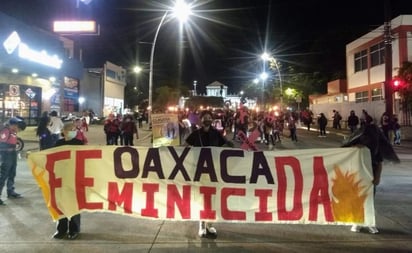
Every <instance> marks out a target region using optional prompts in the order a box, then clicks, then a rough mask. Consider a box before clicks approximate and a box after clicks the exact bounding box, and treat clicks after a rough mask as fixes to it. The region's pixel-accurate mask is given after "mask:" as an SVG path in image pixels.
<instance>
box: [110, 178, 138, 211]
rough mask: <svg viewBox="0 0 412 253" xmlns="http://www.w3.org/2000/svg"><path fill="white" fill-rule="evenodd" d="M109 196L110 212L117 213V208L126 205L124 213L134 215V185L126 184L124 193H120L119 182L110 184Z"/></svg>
mask: <svg viewBox="0 0 412 253" xmlns="http://www.w3.org/2000/svg"><path fill="white" fill-rule="evenodd" d="M107 196H108V197H107V200H108V201H109V206H108V208H107V209H108V210H111V211H116V209H117V206H121V205H122V204H123V203H124V207H123V210H124V212H125V213H133V210H132V200H133V183H125V184H124V186H123V190H122V193H119V188H118V184H117V182H109V189H108V194H107Z"/></svg>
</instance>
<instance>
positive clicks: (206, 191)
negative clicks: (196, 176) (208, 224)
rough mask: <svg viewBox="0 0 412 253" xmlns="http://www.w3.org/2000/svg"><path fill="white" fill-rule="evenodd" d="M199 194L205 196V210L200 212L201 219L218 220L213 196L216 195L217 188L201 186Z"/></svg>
mask: <svg viewBox="0 0 412 253" xmlns="http://www.w3.org/2000/svg"><path fill="white" fill-rule="evenodd" d="M199 192H200V193H201V194H203V210H201V211H200V219H211V220H213V219H216V211H215V210H212V195H214V194H216V188H215V187H206V186H201V187H200V188H199Z"/></svg>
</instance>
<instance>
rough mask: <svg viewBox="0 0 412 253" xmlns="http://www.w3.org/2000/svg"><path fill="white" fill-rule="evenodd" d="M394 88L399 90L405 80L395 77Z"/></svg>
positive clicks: (393, 80)
mask: <svg viewBox="0 0 412 253" xmlns="http://www.w3.org/2000/svg"><path fill="white" fill-rule="evenodd" d="M391 83H392V89H393V90H394V91H399V90H400V89H401V88H402V87H403V86H404V84H405V82H404V81H403V80H401V79H400V78H394V79H392V82H391Z"/></svg>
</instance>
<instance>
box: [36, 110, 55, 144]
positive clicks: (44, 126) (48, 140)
mask: <svg viewBox="0 0 412 253" xmlns="http://www.w3.org/2000/svg"><path fill="white" fill-rule="evenodd" d="M49 124H50V118H49V115H48V113H47V112H44V113H43V115H42V117H41V118H40V119H39V124H38V125H37V129H36V136H37V137H39V148H40V150H44V149H48V148H51V147H53V146H54V140H53V137H52V133H51V132H50V130H49V128H48V126H49Z"/></svg>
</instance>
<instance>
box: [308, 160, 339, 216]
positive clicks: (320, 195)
mask: <svg viewBox="0 0 412 253" xmlns="http://www.w3.org/2000/svg"><path fill="white" fill-rule="evenodd" d="M313 175H314V180H313V187H312V191H311V193H310V201H309V220H311V221H317V220H318V206H319V205H323V210H324V212H325V219H326V220H327V221H334V218H333V213H332V207H331V199H330V196H329V190H328V189H329V180H328V173H327V171H326V168H325V165H324V163H323V158H322V157H314V159H313Z"/></svg>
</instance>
